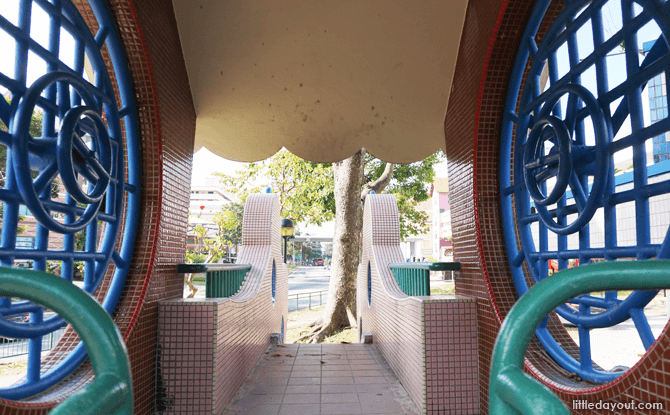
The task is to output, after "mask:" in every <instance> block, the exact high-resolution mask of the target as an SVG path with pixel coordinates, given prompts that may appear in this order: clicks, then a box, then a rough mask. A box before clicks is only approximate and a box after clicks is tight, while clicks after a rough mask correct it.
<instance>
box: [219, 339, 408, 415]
mask: <svg viewBox="0 0 670 415" xmlns="http://www.w3.org/2000/svg"><path fill="white" fill-rule="evenodd" d="M343 346H344V345H324V346H323V348H320V347H319V345H278V346H273V347H271V348H270V349H269V350H268V352H267V353H266V354H265V357H264V359H263V360H262V361H261V363H260V364H259V366H258V367H257V370H256V371H255V372H254V373H253V374H252V376H250V377H249V379H248V380H247V382H245V385H244V386H243V387H242V388H241V389H240V391H239V393H238V398H237V399H235V400H234V401H233V403H232V404H231V405H230V406H229V407H228V410H227V412H226V413H227V414H239V413H252V412H253V413H263V414H274V415H276V414H292V415H299V414H324V415H325V414H368V413H370V414H401V415H402V414H418V413H419V412H418V410H417V408H416V406H415V405H414V404H413V403H412V401H411V399H410V398H409V395H407V392H406V391H405V390H404V388H403V387H402V385H401V384H400V382H399V381H398V379H397V378H396V377H395V375H394V374H393V372H392V371H391V369H390V367H389V366H388V364H387V363H386V362H385V361H384V359H383V357H381V355H380V354H379V353H378V352H377V351H376V349H375V348H374V346H369V345H365V346H364V345H358V344H354V345H346V346H347V347H346V348H345V347H343ZM287 358H288V359H290V361H288V360H287ZM317 367H318V369H316V368H317ZM310 370H311V371H312V373H310ZM347 375H348V376H347ZM316 376H318V377H316ZM270 378H272V379H270ZM296 381H297V382H296ZM278 385H279V386H278Z"/></svg>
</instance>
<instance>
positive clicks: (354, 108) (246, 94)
mask: <svg viewBox="0 0 670 415" xmlns="http://www.w3.org/2000/svg"><path fill="white" fill-rule="evenodd" d="M173 5H174V9H175V15H176V19H177V24H178V28H179V35H180V38H181V44H182V50H183V53H184V59H185V61H186V68H187V71H188V76H189V82H190V87H191V92H192V96H193V101H194V106H195V110H196V114H197V121H196V144H195V147H196V148H195V150H197V149H199V148H200V147H202V146H204V147H207V148H208V149H209V150H210V151H212V152H214V153H216V154H218V155H220V156H222V157H225V158H227V159H231V160H237V161H255V160H261V159H265V158H267V157H270V156H272V155H273V154H274V153H276V152H277V151H279V150H280V149H281V148H282V147H286V148H287V149H288V150H289V151H290V152H292V153H294V154H296V155H298V156H300V157H302V158H304V159H307V160H311V161H315V162H334V161H340V160H343V159H345V158H347V157H349V156H350V155H351V154H353V153H354V152H356V151H358V150H359V149H360V148H362V147H363V148H365V149H366V150H368V151H369V152H370V153H372V154H373V155H375V156H377V157H379V158H381V159H383V160H386V161H392V162H399V163H407V162H412V161H417V160H420V159H423V158H425V157H426V156H428V155H430V154H432V153H434V152H435V151H437V150H438V149H440V148H444V144H445V139H444V127H443V125H444V117H445V114H446V108H447V101H448V98H449V91H450V88H451V81H452V79H453V74H454V68H455V64H456V57H457V54H458V46H459V43H460V36H461V31H462V27H463V20H464V15H465V9H466V6H467V0H456V1H443V0H441V1H432V0H424V1H420V2H417V1H413V0H398V1H390V0H367V1H366V0H333V1H306V0H284V1H276V0H226V1H221V0H198V1H194V0H173Z"/></svg>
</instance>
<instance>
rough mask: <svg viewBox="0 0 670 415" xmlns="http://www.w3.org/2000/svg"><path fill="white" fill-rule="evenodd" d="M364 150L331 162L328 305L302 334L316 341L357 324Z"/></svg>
mask: <svg viewBox="0 0 670 415" xmlns="http://www.w3.org/2000/svg"><path fill="white" fill-rule="evenodd" d="M364 165H365V150H360V151H358V152H357V153H356V154H354V155H353V156H351V157H349V158H348V159H346V160H343V161H341V162H339V163H334V164H333V173H334V176H335V235H334V237H333V257H332V263H331V265H332V273H331V276H330V286H329V288H328V305H327V306H326V310H325V311H324V314H323V316H322V318H321V319H320V320H319V321H318V322H317V323H315V324H317V327H316V328H315V329H314V331H312V332H311V333H309V334H307V335H305V336H303V339H309V342H310V343H318V342H320V341H322V340H323V338H324V337H327V336H330V335H332V334H333V333H334V332H336V331H337V330H340V329H342V328H344V327H350V326H355V325H356V273H357V271H358V262H359V250H360V246H361V231H362V227H363V211H362V208H361V206H362V205H361V185H362V184H363V183H362V182H363V167H364Z"/></svg>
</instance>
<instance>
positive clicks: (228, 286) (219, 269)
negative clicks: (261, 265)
mask: <svg viewBox="0 0 670 415" xmlns="http://www.w3.org/2000/svg"><path fill="white" fill-rule="evenodd" d="M250 269H251V264H179V265H177V272H180V273H183V274H201V273H205V297H207V298H222V297H230V296H232V295H235V294H237V292H238V291H239V290H240V288H241V287H242V283H243V282H244V278H245V277H246V276H247V272H249V270H250Z"/></svg>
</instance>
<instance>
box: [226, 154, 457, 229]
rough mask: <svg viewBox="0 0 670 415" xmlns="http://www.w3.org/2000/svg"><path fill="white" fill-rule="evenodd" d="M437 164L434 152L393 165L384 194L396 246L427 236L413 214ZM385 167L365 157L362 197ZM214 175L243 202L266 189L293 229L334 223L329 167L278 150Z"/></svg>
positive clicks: (422, 220)
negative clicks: (394, 213) (391, 210)
mask: <svg viewBox="0 0 670 415" xmlns="http://www.w3.org/2000/svg"><path fill="white" fill-rule="evenodd" d="M443 160H444V154H443V153H442V152H441V151H439V152H437V153H435V154H433V155H431V156H429V157H427V158H425V159H424V160H421V161H417V162H415V163H410V164H397V165H393V170H392V176H391V177H392V179H391V180H390V182H389V184H388V185H387V186H385V189H384V193H392V194H394V195H395V197H396V200H397V201H398V211H399V215H400V237H401V239H402V240H404V239H405V238H406V237H407V236H410V235H418V234H421V233H424V232H426V231H427V229H428V223H427V221H428V215H427V214H426V213H425V212H423V211H419V210H417V208H418V205H419V203H420V202H423V201H426V200H428V199H429V198H430V186H431V183H432V182H433V179H434V177H435V172H434V167H435V165H436V164H438V163H440V162H442V161H443ZM387 164H388V163H386V162H384V161H382V160H379V159H378V158H375V157H374V156H372V155H370V154H367V153H366V155H365V173H364V178H363V183H361V186H362V188H361V190H362V191H364V190H365V189H366V186H367V187H368V188H370V184H371V183H375V182H376V181H377V180H379V179H380V178H381V177H382V176H383V174H384V172H385V170H386V169H387ZM215 175H216V176H218V177H220V178H221V182H222V183H223V184H224V186H225V189H226V191H227V192H229V193H232V194H235V195H236V196H237V197H238V198H239V199H240V200H242V201H243V202H244V201H245V200H246V198H247V197H248V196H249V194H251V193H258V192H261V191H262V186H261V185H263V184H268V185H270V186H271V187H272V191H273V192H275V193H278V194H279V198H280V203H281V213H280V214H281V217H285V218H290V219H292V220H293V222H294V223H295V224H296V225H297V223H298V222H302V223H306V224H308V225H309V224H314V225H321V224H322V223H323V222H326V221H329V220H332V219H333V218H334V217H335V194H334V184H333V171H332V165H331V164H327V163H322V164H319V163H312V162H309V161H305V160H303V159H301V158H299V157H298V156H295V155H293V154H291V153H289V152H288V151H287V150H285V149H284V150H281V151H280V152H278V153H277V154H275V155H274V156H272V157H270V158H269V159H267V160H265V161H261V162H257V163H249V164H248V165H247V166H246V167H245V168H244V169H242V170H240V171H237V172H236V173H235V174H234V175H226V174H223V173H215ZM264 180H265V181H264Z"/></svg>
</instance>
